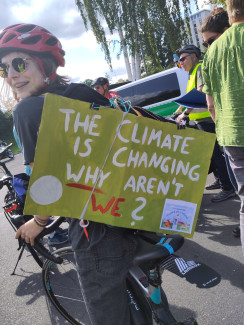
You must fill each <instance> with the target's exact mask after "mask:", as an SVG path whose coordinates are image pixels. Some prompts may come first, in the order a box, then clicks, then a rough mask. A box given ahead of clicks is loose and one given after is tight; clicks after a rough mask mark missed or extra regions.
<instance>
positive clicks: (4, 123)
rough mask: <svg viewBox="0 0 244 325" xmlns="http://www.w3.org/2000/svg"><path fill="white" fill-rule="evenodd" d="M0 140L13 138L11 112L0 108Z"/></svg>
mask: <svg viewBox="0 0 244 325" xmlns="http://www.w3.org/2000/svg"><path fill="white" fill-rule="evenodd" d="M0 140H5V141H12V140H13V117H12V114H11V112H9V111H6V112H3V111H2V110H1V109H0Z"/></svg>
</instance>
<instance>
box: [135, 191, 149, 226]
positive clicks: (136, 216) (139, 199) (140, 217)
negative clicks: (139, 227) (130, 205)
mask: <svg viewBox="0 0 244 325" xmlns="http://www.w3.org/2000/svg"><path fill="white" fill-rule="evenodd" d="M136 201H137V202H138V201H141V202H142V204H141V205H139V207H138V208H136V209H135V210H134V211H133V212H132V213H131V216H132V218H133V219H134V220H136V221H139V220H142V219H143V218H144V217H142V216H138V215H137V212H139V211H141V210H142V209H143V208H144V207H145V205H146V203H147V200H146V199H145V198H144V197H138V198H136ZM134 225H135V222H134V221H132V222H131V226H134Z"/></svg>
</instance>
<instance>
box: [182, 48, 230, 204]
mask: <svg viewBox="0 0 244 325" xmlns="http://www.w3.org/2000/svg"><path fill="white" fill-rule="evenodd" d="M179 57H180V64H181V67H182V69H183V70H185V71H188V72H189V80H188V83H187V92H189V91H191V90H192V89H193V88H196V89H197V90H199V91H202V88H203V79H202V70H201V66H202V63H201V62H200V57H201V51H200V49H199V48H198V47H196V46H195V45H185V46H183V47H182V48H181V49H180V50H179ZM180 108H183V107H182V106H181V107H180ZM188 116H189V118H190V120H193V121H194V122H195V124H196V127H197V129H199V130H202V131H205V132H210V133H215V125H214V123H213V120H212V119H211V116H210V114H209V111H208V109H207V108H200V109H192V108H186V109H185V111H184V112H183V113H181V114H180V115H179V116H178V117H177V118H176V120H177V122H178V123H179V124H181V123H182V120H183V119H184V118H185V117H188ZM210 172H213V173H214V176H215V179H216V182H218V183H219V188H220V189H221V191H220V192H219V193H217V194H216V195H214V196H213V197H212V199H211V201H212V202H213V203H218V202H221V201H225V200H227V199H229V198H231V197H234V196H235V195H236V193H235V189H234V188H233V185H232V183H231V181H230V178H229V174H228V171H227V167H226V163H225V159H224V156H223V153H222V150H221V148H220V146H219V144H218V142H217V141H216V142H215V146H214V150H213V155H212V158H211V164H210ZM207 189H208V188H207Z"/></svg>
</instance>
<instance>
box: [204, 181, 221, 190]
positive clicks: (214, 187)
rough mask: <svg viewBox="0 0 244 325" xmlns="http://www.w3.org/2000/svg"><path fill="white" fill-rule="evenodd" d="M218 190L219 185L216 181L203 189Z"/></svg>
mask: <svg viewBox="0 0 244 325" xmlns="http://www.w3.org/2000/svg"><path fill="white" fill-rule="evenodd" d="M219 188H220V184H219V181H218V180H217V179H216V181H215V182H214V183H213V184H211V185H209V186H206V187H205V189H206V190H218V189H219Z"/></svg>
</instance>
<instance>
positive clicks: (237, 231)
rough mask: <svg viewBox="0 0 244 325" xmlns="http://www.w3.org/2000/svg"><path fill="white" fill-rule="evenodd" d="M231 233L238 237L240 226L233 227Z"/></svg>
mask: <svg viewBox="0 0 244 325" xmlns="http://www.w3.org/2000/svg"><path fill="white" fill-rule="evenodd" d="M232 234H233V236H235V237H240V235H241V229H240V226H238V227H236V228H234V229H233V231H232Z"/></svg>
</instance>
